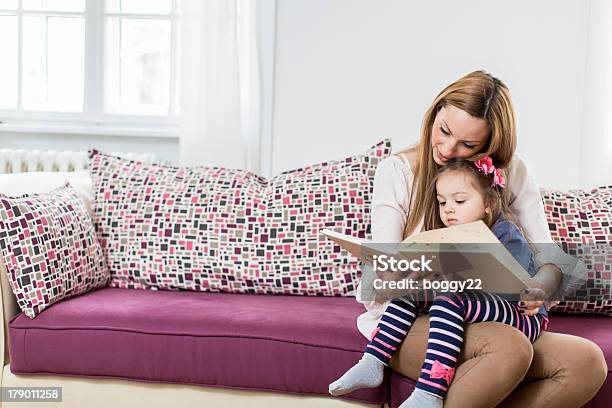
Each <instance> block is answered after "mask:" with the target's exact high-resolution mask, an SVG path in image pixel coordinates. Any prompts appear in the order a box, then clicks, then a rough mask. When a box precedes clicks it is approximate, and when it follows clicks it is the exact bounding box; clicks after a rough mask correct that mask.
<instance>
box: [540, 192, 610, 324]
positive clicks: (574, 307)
mask: <svg viewBox="0 0 612 408" xmlns="http://www.w3.org/2000/svg"><path fill="white" fill-rule="evenodd" d="M541 195H542V199H543V202H544V211H545V213H546V216H547V219H548V226H549V229H550V233H551V235H552V238H553V240H554V241H555V242H556V243H557V244H559V246H560V247H561V248H562V249H563V250H564V251H565V252H566V253H567V254H569V255H572V256H574V257H576V258H578V259H580V260H582V261H584V263H585V265H586V269H587V282H586V285H585V286H584V287H582V288H580V289H579V290H578V291H576V293H575V294H573V295H571V296H568V297H566V298H565V300H564V301H562V302H561V303H560V304H559V305H557V306H554V308H553V309H552V310H555V311H558V312H568V313H596V314H603V315H608V316H612V186H604V187H599V188H594V189H592V190H588V191H587V190H571V191H558V190H542V191H541Z"/></svg>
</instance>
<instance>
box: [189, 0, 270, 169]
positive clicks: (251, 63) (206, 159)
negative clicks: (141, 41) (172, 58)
mask: <svg viewBox="0 0 612 408" xmlns="http://www.w3.org/2000/svg"><path fill="white" fill-rule="evenodd" d="M260 1H262V0H205V1H191V0H190V1H185V2H183V11H182V16H183V17H182V21H183V27H182V33H181V34H182V50H181V54H182V57H181V62H182V69H181V75H182V77H181V83H182V89H181V91H182V93H181V95H182V97H181V98H182V99H181V117H182V133H181V139H180V162H181V164H185V165H208V166H215V165H218V166H226V167H232V168H241V169H246V170H251V171H254V172H256V173H259V171H260V168H261V160H260V157H261V128H262V125H261V120H262V96H261V82H262V81H261V72H260V58H259V55H260V53H259V46H260V44H259V32H260V30H259V27H258V20H259V18H258V12H259V7H260ZM263 1H266V0H263ZM267 3H269V1H267Z"/></svg>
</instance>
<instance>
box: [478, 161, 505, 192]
mask: <svg viewBox="0 0 612 408" xmlns="http://www.w3.org/2000/svg"><path fill="white" fill-rule="evenodd" d="M474 165H475V166H476V168H477V169H478V170H480V171H482V172H483V173H484V174H489V173H493V187H495V186H500V187H502V188H503V187H506V179H505V178H504V175H503V174H502V171H501V170H500V169H497V168H495V166H494V165H493V159H491V157H490V156H485V157H483V158H482V159H480V160H476V161H475V162H474Z"/></svg>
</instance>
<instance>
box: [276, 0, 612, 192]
mask: <svg viewBox="0 0 612 408" xmlns="http://www.w3.org/2000/svg"><path fill="white" fill-rule="evenodd" d="M589 7H590V1H585V0H540V1H535V2H534V1H529V0H512V1H491V0H481V1H476V0H461V1H453V0H438V1H427V2H425V1H407V0H385V1H382V2H381V1H374V0H308V1H305V0H278V2H277V33H276V66H275V71H276V74H275V79H276V81H275V108H274V127H273V129H274V133H273V138H274V141H273V164H272V172H273V173H276V172H279V171H283V170H287V169H290V168H293V167H298V166H301V165H305V164H308V163H314V162H318V161H321V160H326V159H332V158H339V157H343V156H346V155H347V154H349V153H356V152H360V151H363V150H365V149H366V148H367V147H368V146H369V145H371V144H373V143H374V142H376V141H378V140H380V139H382V138H385V137H391V138H392V139H393V145H394V149H399V148H401V147H404V146H407V145H409V144H411V143H414V142H415V141H416V140H417V137H418V133H419V128H420V123H421V119H422V116H423V113H424V112H425V110H426V109H427V107H428V106H429V104H430V103H431V101H432V100H433V98H434V97H435V95H436V94H437V93H438V92H439V91H440V90H441V89H442V88H443V87H444V86H446V85H447V84H449V83H450V82H452V81H453V80H455V79H457V78H459V77H460V76H462V75H463V74H466V73H468V72H470V71H472V70H475V69H485V70H487V71H489V72H491V73H492V74H494V75H495V76H497V77H498V78H500V79H502V80H503V81H504V82H506V84H507V85H508V87H509V88H510V91H511V94H512V97H513V100H514V104H515V108H516V114H517V121H518V123H517V125H518V135H519V146H518V151H519V153H520V154H521V155H522V156H523V158H524V159H525V161H526V162H527V165H528V167H529V168H530V170H531V172H532V174H534V176H535V177H536V180H537V182H538V184H539V185H540V186H546V187H556V188H575V187H578V186H579V185H580V184H581V183H580V174H581V171H582V170H581V169H582V167H583V166H584V165H586V163H585V161H588V155H587V156H586V157H581V154H580V151H581V149H583V146H582V145H581V133H582V126H583V105H584V103H583V98H584V82H585V63H586V56H587V37H588V32H589V30H588V28H589ZM591 40H592V39H591ZM604 178H605V179H607V182H612V174H610V173H608V174H607V176H606V177H604ZM604 178H602V179H604ZM583 184H584V183H583Z"/></svg>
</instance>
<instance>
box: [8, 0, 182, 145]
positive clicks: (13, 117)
mask: <svg viewBox="0 0 612 408" xmlns="http://www.w3.org/2000/svg"><path fill="white" fill-rule="evenodd" d="M171 1H172V10H171V13H170V14H161V15H155V14H136V13H107V12H106V11H105V8H104V7H105V0H85V11H84V12H47V11H25V12H24V10H23V2H22V0H18V9H17V10H6V9H2V10H0V15H6V14H11V15H15V14H17V17H18V30H19V33H18V42H19V43H18V73H17V75H18V85H17V86H18V101H17V108H16V109H0V133H55V134H83V135H112V136H132V137H133V136H151V137H164V138H178V137H179V128H180V115H179V114H174V115H167V116H156V115H135V114H120V113H105V112H104V98H105V89H104V85H105V81H104V54H105V34H106V31H105V27H106V24H105V19H106V18H107V17H118V16H121V17H128V18H130V17H132V18H143V19H144V18H150V19H155V18H160V17H164V18H168V17H169V19H170V22H171V40H170V41H171V50H172V56H171V67H170V93H169V98H170V99H169V101H170V111H172V110H174V111H175V112H176V109H177V104H178V102H179V101H178V100H177V98H176V96H177V94H176V91H177V88H178V87H179V86H180V84H177V83H176V78H177V75H180V72H178V69H180V68H179V66H178V65H179V61H178V58H179V57H180V51H179V47H180V44H178V37H179V32H178V31H179V30H180V25H179V19H180V16H181V15H180V9H179V0H171ZM24 14H26V15H36V14H41V15H49V14H52V15H57V16H69V15H73V16H74V15H79V16H81V15H83V16H84V19H85V53H84V58H85V61H84V62H85V64H84V83H83V90H84V95H83V111H82V112H54V111H26V110H23V108H22V91H21V87H22V72H23V69H22V68H23V67H22V56H21V53H22V37H23V25H22V20H23V15H24Z"/></svg>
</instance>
